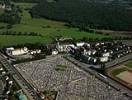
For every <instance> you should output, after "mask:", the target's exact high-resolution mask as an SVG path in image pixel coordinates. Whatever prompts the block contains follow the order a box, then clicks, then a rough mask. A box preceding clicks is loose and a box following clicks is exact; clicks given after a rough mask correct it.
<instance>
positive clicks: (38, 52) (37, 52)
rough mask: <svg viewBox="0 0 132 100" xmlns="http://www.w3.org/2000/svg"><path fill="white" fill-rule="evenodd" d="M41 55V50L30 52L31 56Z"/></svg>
mask: <svg viewBox="0 0 132 100" xmlns="http://www.w3.org/2000/svg"><path fill="white" fill-rule="evenodd" d="M40 53H41V50H39V49H38V50H31V51H30V54H31V55H33V54H40Z"/></svg>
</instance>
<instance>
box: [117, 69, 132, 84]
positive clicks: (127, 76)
mask: <svg viewBox="0 0 132 100" xmlns="http://www.w3.org/2000/svg"><path fill="white" fill-rule="evenodd" d="M116 77H117V78H119V79H121V80H123V81H124V82H126V83H128V84H130V85H132V73H131V72H130V71H124V72H121V73H120V74H118V75H116Z"/></svg>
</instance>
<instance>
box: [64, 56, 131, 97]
mask: <svg viewBox="0 0 132 100" xmlns="http://www.w3.org/2000/svg"><path fill="white" fill-rule="evenodd" d="M64 58H65V59H67V60H69V61H71V62H72V63H74V64H75V65H77V66H78V67H79V68H80V69H82V70H84V71H85V72H88V73H90V74H92V75H95V77H97V78H98V79H100V80H102V81H103V82H105V83H106V84H108V85H109V86H111V87H113V88H115V89H116V90H117V91H120V92H121V93H122V94H124V95H126V96H128V97H130V98H131V99H132V91H131V90H130V89H128V88H126V87H124V86H122V85H121V84H119V83H117V82H115V81H114V80H112V79H110V78H109V77H102V76H101V75H100V74H99V73H98V72H96V71H94V70H92V69H90V68H89V67H90V66H88V65H87V64H84V63H81V62H79V61H77V60H75V59H74V58H72V57H70V56H64Z"/></svg>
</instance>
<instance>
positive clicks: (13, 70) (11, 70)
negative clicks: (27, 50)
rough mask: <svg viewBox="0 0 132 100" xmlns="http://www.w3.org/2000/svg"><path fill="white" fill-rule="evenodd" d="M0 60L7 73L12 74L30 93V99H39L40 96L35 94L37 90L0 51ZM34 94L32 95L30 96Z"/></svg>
mask: <svg viewBox="0 0 132 100" xmlns="http://www.w3.org/2000/svg"><path fill="white" fill-rule="evenodd" d="M0 62H1V63H2V64H3V66H4V67H5V68H6V69H7V70H8V72H9V73H11V74H13V78H14V79H15V80H17V82H19V83H20V84H24V87H25V90H27V91H28V92H29V93H30V94H28V96H29V95H30V96H29V97H30V99H31V100H41V98H40V96H39V95H38V94H37V92H36V91H35V90H34V88H33V86H31V84H29V83H28V82H27V81H26V80H25V79H24V78H23V76H22V75H21V74H20V73H19V72H18V71H17V69H16V68H15V67H14V66H12V65H11V64H10V63H9V62H8V60H7V59H6V58H5V56H4V55H3V54H2V53H0ZM32 95H34V96H32ZM32 97H33V98H32Z"/></svg>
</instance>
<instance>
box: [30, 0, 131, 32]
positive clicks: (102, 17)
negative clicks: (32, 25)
mask: <svg viewBox="0 0 132 100" xmlns="http://www.w3.org/2000/svg"><path fill="white" fill-rule="evenodd" d="M125 1H129V0H125ZM130 2H131V1H130ZM130 2H128V3H127V2H124V1H123V0H122V2H121V0H111V1H110V0H54V1H53V2H49V0H48V1H47V0H41V1H40V3H38V5H37V6H35V7H33V9H32V11H31V14H32V16H33V17H45V18H48V19H53V20H59V21H65V22H68V25H70V26H77V27H81V28H87V29H90V28H92V29H112V30H128V31H132V10H131V9H130V8H131V6H130V5H129V4H130Z"/></svg>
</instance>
